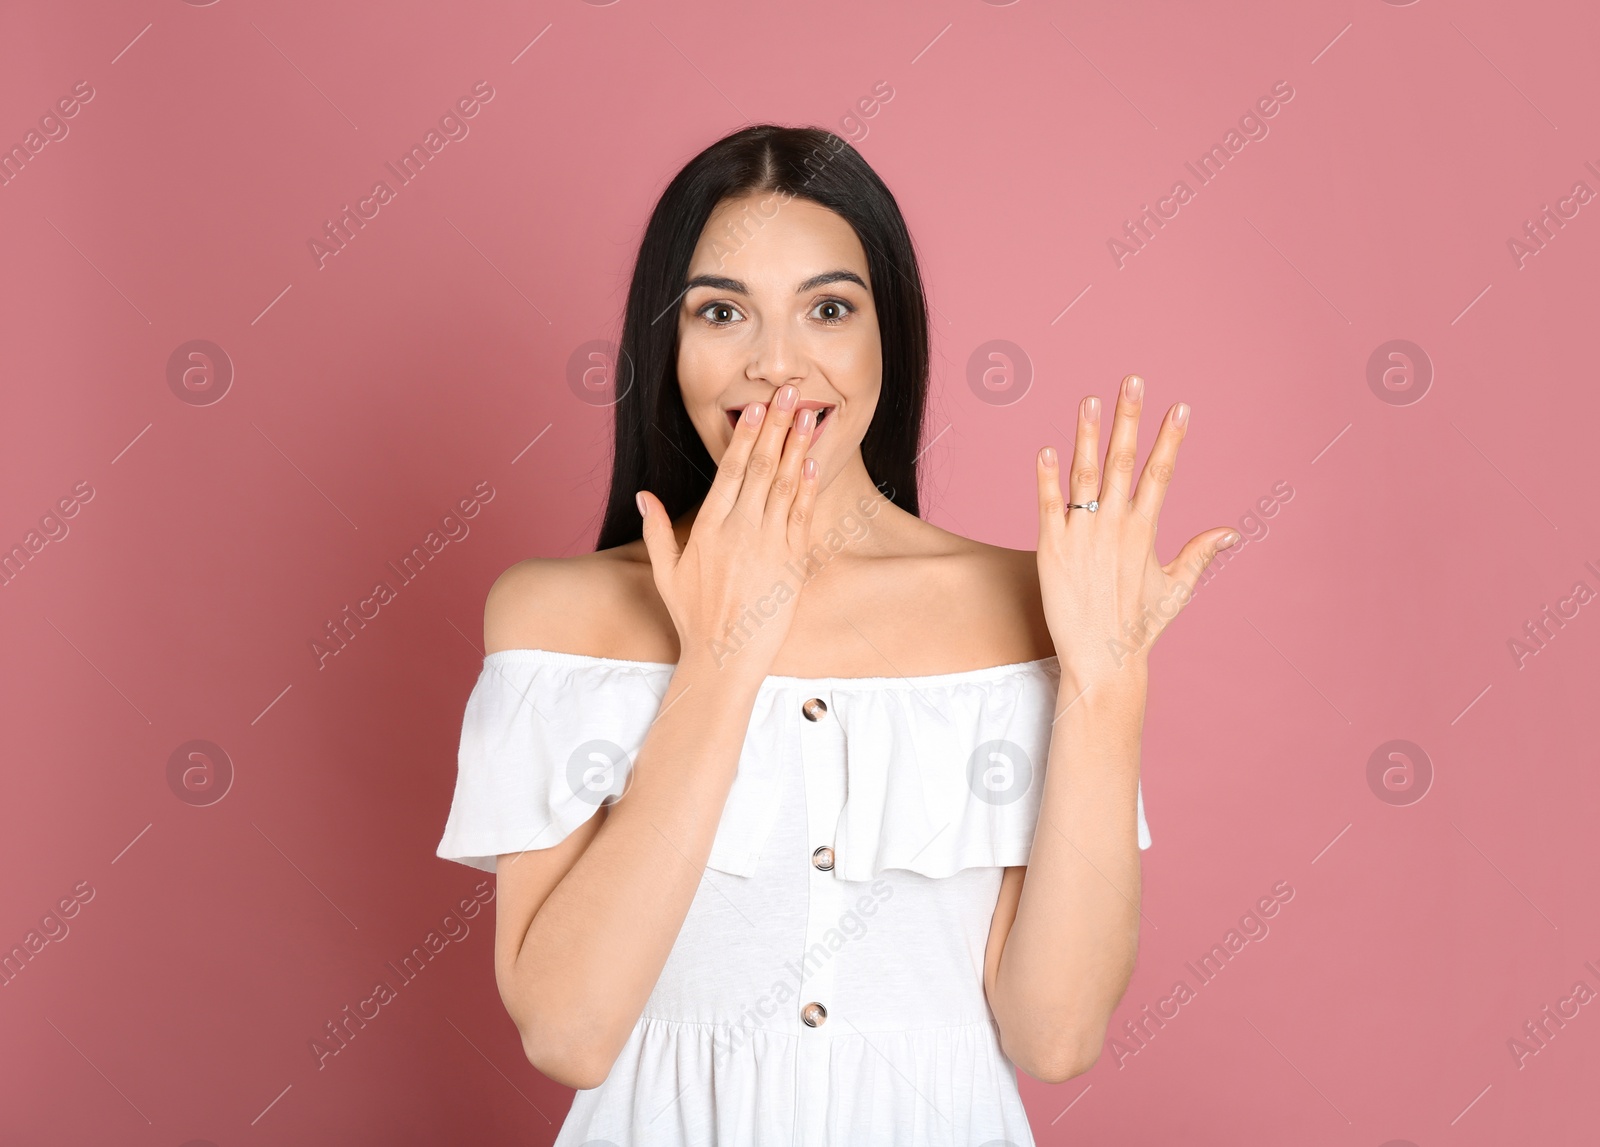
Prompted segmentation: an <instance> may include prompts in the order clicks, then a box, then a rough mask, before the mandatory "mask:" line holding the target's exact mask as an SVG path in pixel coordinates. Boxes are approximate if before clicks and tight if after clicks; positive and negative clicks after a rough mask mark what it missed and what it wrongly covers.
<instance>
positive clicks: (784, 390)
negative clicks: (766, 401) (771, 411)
mask: <svg viewBox="0 0 1600 1147" xmlns="http://www.w3.org/2000/svg"><path fill="white" fill-rule="evenodd" d="M799 401H800V388H799V387H797V386H790V385H789V384H788V383H785V384H784V385H783V386H780V387H779V388H778V402H777V406H778V409H779V410H793V409H794V404H795V403H797V402H799Z"/></svg>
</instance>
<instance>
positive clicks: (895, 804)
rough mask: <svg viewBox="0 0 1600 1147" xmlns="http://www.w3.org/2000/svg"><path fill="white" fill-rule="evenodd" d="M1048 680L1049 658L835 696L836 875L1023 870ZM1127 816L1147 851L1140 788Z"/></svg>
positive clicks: (1045, 733) (1033, 818) (1049, 713)
mask: <svg viewBox="0 0 1600 1147" xmlns="http://www.w3.org/2000/svg"><path fill="white" fill-rule="evenodd" d="M1059 681H1060V664H1059V662H1058V661H1057V660H1056V659H1055V658H1048V659H1046V660H1043V661H1036V662H1027V663H1023V664H1020V665H1015V666H997V667H995V668H993V669H990V670H978V671H976V672H973V673H967V674H951V675H947V676H945V677H938V678H922V679H920V680H919V679H917V678H911V679H908V681H907V682H906V684H905V685H904V686H903V687H898V688H883V689H863V690H836V691H835V692H834V693H833V698H834V704H835V706H836V711H837V712H838V715H839V721H840V724H841V725H842V726H843V728H844V733H845V742H846V768H847V773H848V782H847V783H848V796H847V799H846V801H845V807H844V813H843V816H842V817H841V819H840V825H839V835H838V841H837V851H838V856H839V861H838V865H839V868H838V871H839V875H840V876H842V877H843V878H844V879H846V880H870V879H872V878H873V877H874V876H876V875H877V874H878V873H879V872H881V871H883V870H884V869H889V868H900V869H909V870H910V871H913V872H919V873H921V874H922V875H924V876H933V877H943V876H949V875H951V874H952V873H954V872H957V871H959V870H961V869H963V868H974V867H1009V866H1013V865H1025V864H1027V863H1028V854H1029V852H1030V850H1031V849H1032V846H1033V837H1034V830H1035V827H1036V825H1037V823H1038V820H1039V809H1040V798H1041V796H1042V794H1043V791H1044V779H1045V766H1046V764H1047V762H1048V759H1049V753H1050V735H1051V732H1052V723H1051V722H1052V717H1053V714H1054V712H1055V702H1056V690H1057V686H1058V684H1059ZM1136 816H1137V820H1138V843H1139V847H1140V848H1141V849H1146V848H1149V847H1150V829H1149V826H1148V825H1147V824H1146V823H1145V815H1144V787H1143V783H1142V782H1141V783H1140V784H1139V787H1138V790H1137V806H1136Z"/></svg>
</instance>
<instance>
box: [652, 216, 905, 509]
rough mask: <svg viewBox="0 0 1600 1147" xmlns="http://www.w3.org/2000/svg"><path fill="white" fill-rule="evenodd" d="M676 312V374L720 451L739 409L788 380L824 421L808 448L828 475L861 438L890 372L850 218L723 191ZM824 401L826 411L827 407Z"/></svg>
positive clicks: (704, 434) (711, 446) (707, 438)
mask: <svg viewBox="0 0 1600 1147" xmlns="http://www.w3.org/2000/svg"><path fill="white" fill-rule="evenodd" d="M688 284H689V289H688V291H686V292H685V294H684V296H683V300H682V305H681V307H680V309H679V314H678V385H679V388H680V390H681V391H682V393H683V404H684V406H685V407H686V408H687V409H688V412H689V417H690V419H691V420H692V421H693V422H694V425H695V429H696V430H698V431H699V432H700V438H701V440H702V441H703V442H705V444H706V450H707V451H708V452H709V453H710V454H711V457H712V458H713V459H716V460H718V461H720V460H721V459H722V453H723V451H724V450H726V449H727V447H728V443H729V441H731V440H732V438H733V427H734V423H735V422H736V421H737V419H738V416H739V411H741V410H743V409H744V407H745V406H746V405H748V404H749V403H752V402H765V403H767V404H768V405H770V404H771V402H772V397H773V395H774V394H775V393H776V392H777V390H778V388H779V387H781V386H783V385H784V384H785V383H793V384H794V385H795V386H796V387H797V388H798V389H799V391H800V402H799V405H798V406H797V407H796V408H795V409H796V411H797V412H798V411H799V410H803V409H805V408H807V407H810V408H813V409H815V410H816V411H817V414H818V417H819V418H820V419H821V421H820V422H819V423H818V424H817V428H816V431H815V432H814V434H813V438H812V445H811V449H810V451H809V452H808V456H809V457H812V458H815V459H816V460H817V466H818V477H819V478H820V480H821V482H822V483H823V484H824V485H825V484H826V483H827V482H828V480H829V479H830V478H831V477H832V476H833V475H835V474H837V473H838V472H839V471H840V469H841V468H842V467H843V464H844V463H845V462H846V461H847V460H848V459H849V458H850V457H851V456H852V455H853V454H854V453H855V452H857V451H858V450H859V449H860V447H861V440H862V438H863V437H865V435H866V433H867V426H868V424H870V423H871V421H872V412H873V411H874V410H875V409H877V405H878V392H879V389H880V387H881V385H882V381H883V349H882V344H881V343H880V342H879V338H878V312H877V310H876V309H875V308H874V307H873V305H872V281H871V280H870V279H869V278H868V277H867V255H866V251H865V250H864V249H863V248H862V246H861V241H860V240H859V239H857V238H856V233H855V230H854V228H852V227H851V226H850V224H849V223H847V222H845V221H844V219H842V218H841V217H840V216H838V215H836V214H834V213H833V212H832V211H830V210H828V209H827V208H826V207H822V206H820V205H818V204H816V203H813V202H811V201H810V200H808V199H788V200H787V201H785V200H784V199H783V197H782V196H781V195H780V194H778V193H776V192H762V193H758V194H752V195H749V196H746V197H744V198H741V199H731V200H726V201H724V202H723V203H722V204H720V205H719V206H718V207H717V209H716V210H715V211H713V212H712V214H711V218H710V219H709V220H707V222H706V225H705V229H704V230H703V231H702V232H701V234H700V241H699V243H698V245H697V246H696V247H695V251H694V257H693V258H692V259H691V260H690V262H689V278H688ZM824 411H826V413H824Z"/></svg>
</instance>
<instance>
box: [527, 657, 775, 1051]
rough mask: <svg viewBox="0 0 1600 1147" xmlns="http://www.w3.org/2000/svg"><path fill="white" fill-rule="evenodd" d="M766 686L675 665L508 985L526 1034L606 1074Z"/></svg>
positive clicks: (697, 666) (650, 982) (698, 663)
mask: <svg viewBox="0 0 1600 1147" xmlns="http://www.w3.org/2000/svg"><path fill="white" fill-rule="evenodd" d="M758 687H759V679H755V680H753V681H752V680H751V679H750V678H749V677H748V676H744V675H736V674H734V673H733V672H731V671H724V670H719V669H717V668H715V667H713V666H711V665H709V664H708V663H706V662H704V661H703V660H699V659H695V660H686V661H685V662H682V663H680V664H679V666H678V669H677V670H676V672H674V674H673V676H672V678H671V681H670V684H669V685H668V688H667V692H666V694H665V695H664V697H663V698H662V703H661V711H660V715H659V716H658V717H657V719H656V720H655V722H654V723H653V724H652V725H651V728H650V731H649V733H648V734H647V735H646V737H645V740H644V744H643V746H642V747H641V748H640V749H639V752H638V755H637V757H636V759H635V762H634V767H633V775H632V779H631V782H630V785H629V787H628V789H627V791H626V794H625V795H624V796H623V797H622V798H621V799H620V800H618V801H616V802H614V803H613V804H612V805H610V806H609V807H608V808H607V810H606V814H605V818H604V823H603V824H601V826H600V828H599V829H598V831H597V832H596V833H595V836H594V839H593V840H592V841H590V843H589V845H588V847H587V848H586V849H585V850H584V852H583V854H582V855H581V856H580V857H579V858H578V860H577V861H576V862H575V863H574V864H573V866H572V868H571V870H570V871H568V873H567V874H566V876H565V877H563V878H562V880H561V882H560V883H559V884H558V885H557V886H556V887H555V888H554V890H552V891H551V893H550V895H549V897H548V898H547V899H546V900H545V902H544V904H543V905H542V906H541V907H540V908H539V910H538V912H537V913H536V914H535V915H534V917H533V920H532V921H531V923H530V924H529V927H528V930H527V934H526V936H525V938H524V940H523V943H522V946H521V950H520V952H519V953H518V955H517V958H516V961H515V965H514V973H513V976H512V981H513V985H514V986H513V990H512V991H513V996H514V1010H513V1016H514V1018H516V1019H517V1022H518V1026H519V1027H521V1028H523V1030H524V1031H525V1033H526V1032H528V1031H530V1030H533V1029H542V1032H536V1033H535V1034H536V1036H538V1037H539V1038H543V1039H548V1040H549V1041H550V1042H551V1043H552V1044H554V1045H555V1046H557V1047H564V1048H569V1049H570V1048H572V1047H573V1046H574V1044H581V1045H582V1046H583V1047H585V1048H588V1049H590V1050H589V1052H588V1053H587V1054H588V1055H592V1056H594V1057H595V1058H596V1059H599V1060H601V1061H603V1063H604V1064H605V1065H606V1066H607V1067H609V1064H610V1062H611V1060H612V1059H613V1058H614V1057H615V1055H616V1053H617V1052H618V1051H620V1050H621V1048H622V1046H623V1044H624V1043H625V1042H626V1040H627V1038H628V1035H629V1033H630V1032H631V1031H632V1029H633V1026H634V1024H635V1022H636V1021H637V1020H638V1017H639V1015H640V1013H641V1012H642V1011H643V1009H644V1005H645V1001H646V1000H647V999H648V998H649V995H650V992H651V991H652V990H653V988H654V986H655V983H656V981H657V979H658V978H659V976H660V974H661V969H662V968H663V966H665V964H666V960H667V956H668V954H669V953H670V952H671V950H672V946H673V943H674V942H675V941H676V939H677V936H678V933H679V931H680V929H681V928H682V926H683V921H684V918H685V917H686V916H687V914H688V911H689V906H690V904H691V903H692V902H693V899H694V895H695V891H696V890H697V889H698V887H699V885H700V880H701V875H702V872H703V870H704V868H705V864H706V860H707V858H708V857H709V856H710V853H711V846H712V843H713V841H714V839H715V837H716V830H717V825H718V823H719V821H720V820H721V816H722V810H723V806H724V805H725V804H726V803H727V797H728V792H729V790H730V788H731V787H732V784H733V779H734V777H735V775H736V774H737V771H738V764H739V755H740V751H741V749H742V748H743V745H744V740H745V735H746V733H747V730H748V728H749V723H750V714H751V710H752V707H753V705H754V702H755V696H756V691H757V688H758ZM519 1012H520V1013H521V1014H518V1013H519Z"/></svg>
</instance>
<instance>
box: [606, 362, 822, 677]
mask: <svg viewBox="0 0 1600 1147" xmlns="http://www.w3.org/2000/svg"><path fill="white" fill-rule="evenodd" d="M799 398H800V392H799V390H798V389H797V388H796V387H794V386H792V385H789V384H785V385H784V386H782V387H780V388H779V389H778V392H777V394H776V395H774V396H773V403H772V405H771V407H770V408H769V407H766V406H765V404H763V403H759V402H753V403H751V404H750V405H748V406H746V407H745V408H744V411H743V413H742V414H740V416H739V421H738V424H737V425H736V426H735V427H734V432H733V440H732V441H731V442H730V443H729V444H728V448H727V449H726V450H725V451H724V452H723V455H722V461H721V462H720V463H719V464H718V466H717V474H716V477H715V479H713V481H712V483H711V489H710V491H709V492H708V493H707V494H706V497H705V501H704V502H702V503H701V505H700V510H699V513H697V514H696V515H695V520H694V525H693V526H691V527H690V530H689V537H688V540H687V541H685V542H684V545H683V548H682V549H681V550H680V549H679V548H678V543H677V538H676V536H675V535H674V534H673V531H672V522H671V520H670V519H669V518H668V517H667V512H666V507H665V506H663V505H662V504H661V500H660V499H659V498H657V497H656V496H655V495H654V494H650V493H647V492H645V491H643V490H641V491H639V493H638V502H639V509H640V512H641V513H642V514H643V515H644V544H645V549H646V550H647V551H648V553H649V555H650V568H651V572H652V573H653V574H654V577H655V583H656V590H657V591H658V592H659V593H660V594H661V599H662V601H664V602H665V603H666V606H667V612H668V614H669V615H670V616H671V618H672V623H673V625H674V626H675V627H676V628H677V630H678V642H679V649H680V652H679V660H680V662H683V661H708V662H709V663H710V664H711V665H713V666H715V667H716V668H719V669H720V668H723V667H727V666H736V667H738V668H739V669H741V670H748V671H749V673H750V674H752V675H753V676H755V677H756V678H757V679H759V678H764V677H765V676H766V675H767V672H768V670H769V668H770V667H771V665H772V662H773V660H774V659H775V658H776V657H777V654H778V650H779V649H780V648H781V647H782V645H783V640H784V638H785V637H786V636H787V635H788V632H789V626H790V625H791V624H792V623H793V621H794V614H795V609H796V605H797V602H798V599H799V595H800V589H801V585H802V582H801V578H800V576H799V574H798V571H799V570H802V569H803V568H804V564H805V558H806V554H807V551H808V550H809V549H810V545H811V517H812V511H813V507H814V506H815V505H816V498H817V462H816V459H814V458H806V457H805V453H806V450H807V449H808V448H809V447H810V445H811V438H812V433H813V431H814V430H815V429H816V412H815V411H812V410H803V411H800V413H799V417H798V418H796V416H795V409H794V407H795V404H796V403H797V402H798V401H799Z"/></svg>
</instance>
